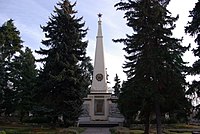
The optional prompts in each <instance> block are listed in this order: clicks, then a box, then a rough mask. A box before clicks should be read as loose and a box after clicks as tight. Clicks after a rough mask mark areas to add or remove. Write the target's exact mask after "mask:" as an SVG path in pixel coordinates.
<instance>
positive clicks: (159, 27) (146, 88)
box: [114, 0, 189, 134]
mask: <svg viewBox="0 0 200 134" xmlns="http://www.w3.org/2000/svg"><path fill="white" fill-rule="evenodd" d="M168 3H169V1H168V0H161V1H159V0H128V1H121V2H119V3H117V4H116V5H115V7H117V10H124V11H126V12H125V16H124V17H125V18H126V19H127V26H129V27H131V28H132V29H133V34H132V35H127V38H125V39H118V40H114V41H115V42H122V43H124V45H125V47H124V50H125V51H126V52H127V55H126V56H125V58H126V62H125V64H124V70H125V72H126V74H127V76H128V81H127V82H126V83H125V85H124V87H123V88H125V89H123V90H122V95H123V96H124V97H126V96H129V95H132V100H131V99H125V98H123V96H121V97H120V100H119V101H121V102H119V103H120V107H121V109H124V110H123V111H125V109H126V108H129V109H127V110H129V111H130V110H131V109H132V112H129V113H138V112H136V111H135V110H134V108H135V107H136V108H137V110H138V111H140V117H144V120H145V124H146V125H145V133H146V134H148V133H149V122H150V115H151V114H153V113H155V115H156V122H157V133H158V134H161V133H162V130H161V116H162V114H165V113H174V112H175V111H180V113H182V112H183V113H185V112H186V111H185V109H186V107H189V102H188V100H187V98H186V97H185V87H186V85H187V83H186V81H185V71H186V69H187V68H186V66H185V65H186V63H185V62H184V61H183V60H182V56H183V53H184V52H185V51H186V50H187V49H188V47H183V46H181V44H180V43H181V39H177V38H173V37H171V36H172V30H173V29H174V28H175V24H174V22H175V21H176V20H177V19H178V16H177V17H172V16H171V14H170V12H169V11H168V10H167V9H166V6H167V4H168ZM128 94H129V95H128ZM137 99H139V100H140V102H138V100H137ZM127 100H129V101H131V102H132V103H131V102H127ZM127 103H128V104H130V105H129V106H127V105H128V104H127ZM136 103H138V104H136ZM123 104H124V105H123ZM131 105H132V106H131ZM123 106H125V107H123ZM130 107H132V108H130ZM123 111H122V112H123ZM177 114H179V113H177ZM128 116H132V117H133V115H128ZM132 117H127V118H132Z"/></svg>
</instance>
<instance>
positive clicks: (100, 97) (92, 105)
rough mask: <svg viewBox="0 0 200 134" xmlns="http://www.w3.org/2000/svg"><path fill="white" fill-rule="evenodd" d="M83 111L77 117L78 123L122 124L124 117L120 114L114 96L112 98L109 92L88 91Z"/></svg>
mask: <svg viewBox="0 0 200 134" xmlns="http://www.w3.org/2000/svg"><path fill="white" fill-rule="evenodd" d="M82 108H83V113H82V115H81V116H80V117H79V124H91V123H95V124H97V123H99V124H102V123H107V124H115V125H116V124H122V123H123V122H124V117H123V116H122V115H121V113H120V111H119V109H118V107H117V103H116V98H114V99H112V96H111V93H90V94H89V95H88V96H87V98H85V99H84V103H83V106H82Z"/></svg>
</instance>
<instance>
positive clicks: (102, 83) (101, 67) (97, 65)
mask: <svg viewBox="0 0 200 134" xmlns="http://www.w3.org/2000/svg"><path fill="white" fill-rule="evenodd" d="M101 16H102V14H100V13H99V14H98V17H99V20H98V32H97V36H96V51H95V60H94V72H93V80H92V87H91V93H92V92H100V93H102V92H103V93H107V92H108V88H107V74H106V68H105V61H104V49H103V35H102V26H101Z"/></svg>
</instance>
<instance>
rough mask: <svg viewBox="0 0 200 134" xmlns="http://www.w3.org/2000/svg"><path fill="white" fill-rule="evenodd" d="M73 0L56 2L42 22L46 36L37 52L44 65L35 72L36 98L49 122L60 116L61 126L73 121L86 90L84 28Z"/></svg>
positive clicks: (56, 119) (88, 82) (76, 116)
mask: <svg viewBox="0 0 200 134" xmlns="http://www.w3.org/2000/svg"><path fill="white" fill-rule="evenodd" d="M75 4H76V3H74V4H71V3H70V2H69V1H68V0H63V1H62V2H59V3H58V5H57V7H55V11H54V14H52V16H51V17H50V19H49V21H48V22H47V25H46V26H42V27H41V28H42V30H43V32H44V33H45V37H46V39H45V40H43V41H42V44H43V45H44V46H45V47H46V49H43V48H41V49H40V50H39V51H37V53H38V54H41V55H43V56H44V58H42V59H40V60H39V61H41V62H43V63H44V67H43V69H42V70H41V72H40V74H39V84H38V85H39V90H38V92H37V97H39V99H38V101H40V102H42V103H41V106H42V107H43V109H47V110H46V114H47V116H49V117H51V120H52V122H54V123H57V121H58V118H59V117H62V118H63V123H64V125H65V126H70V125H73V124H74V123H75V122H76V121H77V120H78V117H79V115H80V114H81V107H82V103H83V97H85V96H86V93H87V92H88V86H89V84H90V77H88V76H89V75H88V73H87V72H86V70H85V67H86V68H87V65H88V64H86V63H87V62H88V57H87V56H86V47H87V41H84V37H85V36H86V34H87V29H85V28H84V25H85V23H84V22H82V17H81V18H77V17H76V16H75V15H76V11H74V10H73V8H74V6H75Z"/></svg>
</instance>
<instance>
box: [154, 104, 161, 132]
mask: <svg viewBox="0 0 200 134" xmlns="http://www.w3.org/2000/svg"><path fill="white" fill-rule="evenodd" d="M155 111H156V129H157V134H162V125H161V113H160V105H159V103H158V102H156V104H155Z"/></svg>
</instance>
